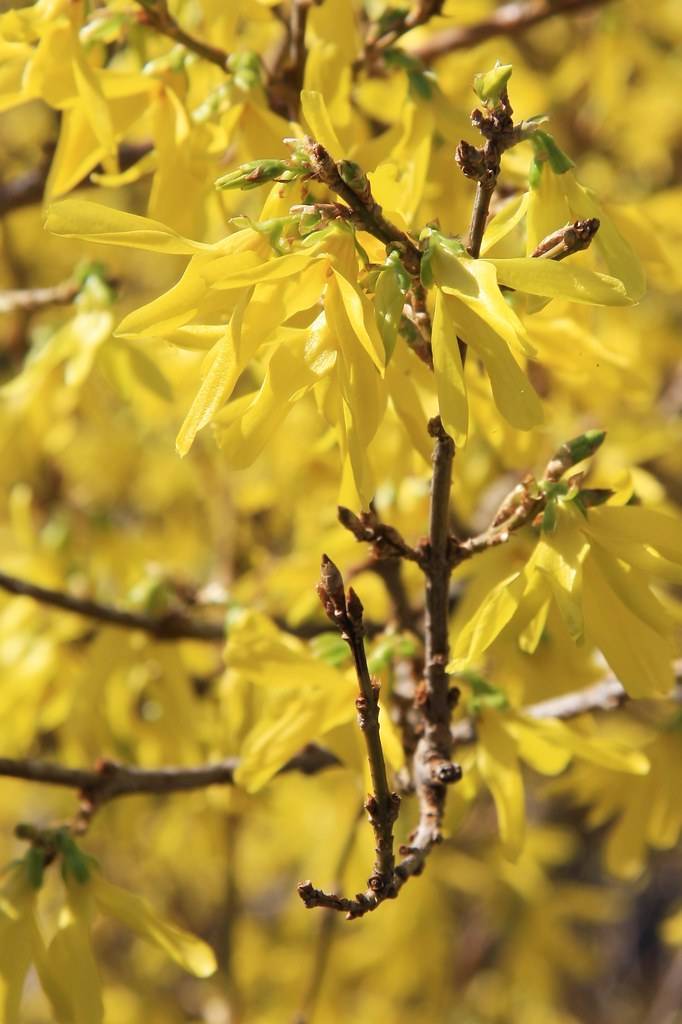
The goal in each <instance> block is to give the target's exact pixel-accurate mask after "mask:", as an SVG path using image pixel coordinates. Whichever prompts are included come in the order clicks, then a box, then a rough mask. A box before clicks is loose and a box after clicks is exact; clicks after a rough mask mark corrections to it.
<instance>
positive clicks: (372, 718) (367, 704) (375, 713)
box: [298, 555, 400, 917]
mask: <svg viewBox="0 0 682 1024" xmlns="http://www.w3.org/2000/svg"><path fill="white" fill-rule="evenodd" d="M317 590H318V593H319V595H320V600H321V601H322V606H323V607H324V610H325V612H326V613H327V616H328V617H329V619H330V620H331V621H332V623H333V624H334V625H335V626H336V628H337V629H338V630H339V632H340V634H341V636H342V637H343V639H344V640H345V641H346V643H347V644H348V646H349V648H350V651H351V654H352V655H353V660H354V662H355V672H356V676H357V680H358V686H359V689H360V694H359V696H358V698H357V700H356V702H355V705H356V707H357V710H358V723H359V725H360V729H361V731H362V735H363V737H364V740H365V746H366V748H367V759H368V761H369V770H370V776H371V779H372V793H371V794H370V795H369V796H368V797H367V800H366V801H365V809H366V811H367V814H368V817H369V821H370V824H371V826H372V830H373V832H374V838H375V842H376V849H375V853H376V859H375V862H374V867H373V869H372V874H371V875H370V877H369V880H368V883H367V891H366V892H365V893H359V894H358V895H357V896H356V898H355V900H350V901H349V900H346V899H343V898H342V897H338V896H335V895H327V894H325V893H323V892H322V891H321V890H319V889H315V888H314V887H313V885H312V883H311V882H302V883H301V884H300V885H299V887H298V892H299V895H300V897H301V899H302V900H303V902H304V903H305V905H306V906H307V907H313V906H332V905H333V906H334V908H335V909H342V910H345V911H346V913H347V914H348V916H349V917H360V916H362V914H365V913H367V911H368V910H374V909H375V907H376V906H378V905H379V903H381V902H383V900H385V899H390V898H391V897H393V896H394V895H395V891H394V868H395V858H394V853H393V825H394V824H395V821H396V818H397V817H398V809H399V807H400V798H399V797H398V795H397V793H394V792H392V791H391V789H390V787H389V784H388V777H387V774H386V764H385V761H384V752H383V748H382V746H381V735H380V730H379V686H378V683H377V682H376V681H375V680H374V679H372V677H371V676H370V673H369V668H368V666H367V657H366V654H365V644H364V629H363V624H362V610H363V609H362V604H361V602H360V599H359V598H358V596H357V594H356V593H355V591H354V590H353V589H352V587H351V588H350V589H349V591H348V594H346V593H345V591H344V585H343V578H342V576H341V573H340V572H339V570H338V569H337V567H336V566H335V565H334V563H333V562H332V561H331V559H330V558H328V557H327V555H323V556H322V569H321V581H320V583H319V585H318V588H317ZM330 901H331V902H330Z"/></svg>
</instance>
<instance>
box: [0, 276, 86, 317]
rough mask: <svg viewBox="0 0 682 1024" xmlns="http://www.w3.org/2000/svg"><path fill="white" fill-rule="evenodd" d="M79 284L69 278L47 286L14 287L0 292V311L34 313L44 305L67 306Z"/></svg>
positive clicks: (76, 292) (79, 287)
mask: <svg viewBox="0 0 682 1024" xmlns="http://www.w3.org/2000/svg"><path fill="white" fill-rule="evenodd" d="M80 289H81V284H80V282H78V281H74V279H73V278H69V279H68V280H66V281H61V282H60V283H59V284H53V285H50V286H49V287H47V288H15V289H10V290H9V291H2V292H0V313H17V312H21V313H34V312H35V311H36V310H38V309H43V308H44V307H45V306H68V305H69V303H71V302H73V300H74V299H75V297H76V296H77V295H78V292H79V291H80Z"/></svg>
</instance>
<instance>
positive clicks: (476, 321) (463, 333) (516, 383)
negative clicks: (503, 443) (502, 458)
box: [446, 293, 543, 430]
mask: <svg viewBox="0 0 682 1024" xmlns="http://www.w3.org/2000/svg"><path fill="white" fill-rule="evenodd" d="M448 298H449V301H448V303H447V307H446V308H447V311H448V315H449V317H450V318H451V320H452V322H453V324H454V326H455V329H456V331H457V333H458V334H459V335H460V337H461V338H462V339H463V340H464V341H465V342H466V343H467V344H468V345H470V346H471V347H472V348H473V349H474V350H475V351H476V353H477V354H478V355H479V356H480V357H481V359H482V360H483V362H484V364H485V368H486V371H487V373H488V376H489V377H490V384H491V387H492V391H493V396H494V399H495V405H496V406H497V408H498V409H499V410H500V412H501V413H502V415H503V416H504V417H505V419H506V420H508V421H509V423H511V425H512V426H514V427H518V428H519V429H520V430H530V429H531V428H532V427H535V426H537V425H538V424H539V423H541V422H542V419H543V413H542V405H541V403H540V399H539V398H538V396H537V394H536V392H535V390H534V388H533V386H532V384H531V383H530V381H529V380H528V378H527V377H526V375H525V374H524V372H523V370H522V369H521V367H520V366H519V365H518V363H517V362H516V360H515V359H514V357H513V356H512V354H511V352H510V350H509V347H508V345H507V343H506V341H505V340H504V339H503V338H502V337H501V336H500V334H499V333H498V332H497V330H496V329H495V327H493V326H491V324H490V323H489V322H488V320H487V318H486V310H485V308H484V307H483V305H482V304H479V305H478V307H477V308H478V311H475V310H474V308H472V306H470V305H468V304H467V303H465V302H463V301H460V299H461V296H460V294H459V293H458V294H457V296H455V295H452V297H450V296H448ZM493 323H494V320H493Z"/></svg>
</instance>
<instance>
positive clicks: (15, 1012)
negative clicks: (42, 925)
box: [0, 855, 45, 1024]
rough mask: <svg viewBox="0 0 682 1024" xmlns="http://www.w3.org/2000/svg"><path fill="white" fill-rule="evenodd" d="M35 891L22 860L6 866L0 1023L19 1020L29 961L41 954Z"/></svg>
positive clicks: (0, 894) (1, 893)
mask: <svg viewBox="0 0 682 1024" xmlns="http://www.w3.org/2000/svg"><path fill="white" fill-rule="evenodd" d="M29 856H30V855H29ZM33 863H35V861H33ZM36 892H37V888H36V886H35V885H34V884H33V880H32V878H31V874H30V870H29V863H28V862H27V860H26V859H24V860H23V861H21V862H19V863H18V864H13V865H11V866H10V867H9V868H7V869H6V871H5V879H4V882H3V884H2V885H1V886H0V1024H15V1022H16V1021H19V1020H20V1019H21V1015H20V1005H21V996H22V992H23V989H24V982H25V980H26V975H27V974H28V971H29V968H30V966H31V963H32V962H34V961H36V960H38V961H39V960H40V959H41V958H42V957H43V956H44V952H45V950H44V946H43V940H42V938H41V936H40V932H39V931H38V925H37V923H36V918H35V904H36Z"/></svg>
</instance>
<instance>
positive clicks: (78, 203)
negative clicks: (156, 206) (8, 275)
mask: <svg viewBox="0 0 682 1024" xmlns="http://www.w3.org/2000/svg"><path fill="white" fill-rule="evenodd" d="M45 228H46V230H47V231H51V232H52V233H53V234H55V235H63V236H65V237H66V238H82V239H85V240H86V241H88V242H103V243H104V244H106V245H125V246H130V247H132V248H134V249H148V250H150V251H151V252H165V253H172V254H176V255H181V256H191V255H193V254H194V253H203V252H212V251H213V250H214V248H215V247H214V246H211V245H204V244H203V243H202V242H193V241H191V240H190V239H188V238H184V237H183V236H182V235H179V234H178V233H177V232H176V231H173V230H172V228H169V227H167V226H166V225H165V224H161V223H160V222H159V221H156V220H151V219H150V218H149V217H139V216H138V215H137V214H135V213H125V212H124V211H123V210H115V209H113V207H110V206H104V205H103V204H102V203H90V202H88V201H87V200H86V199H64V200H63V201H62V202H60V203H53V204H52V206H50V207H49V208H48V211H47V218H46V220H45Z"/></svg>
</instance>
